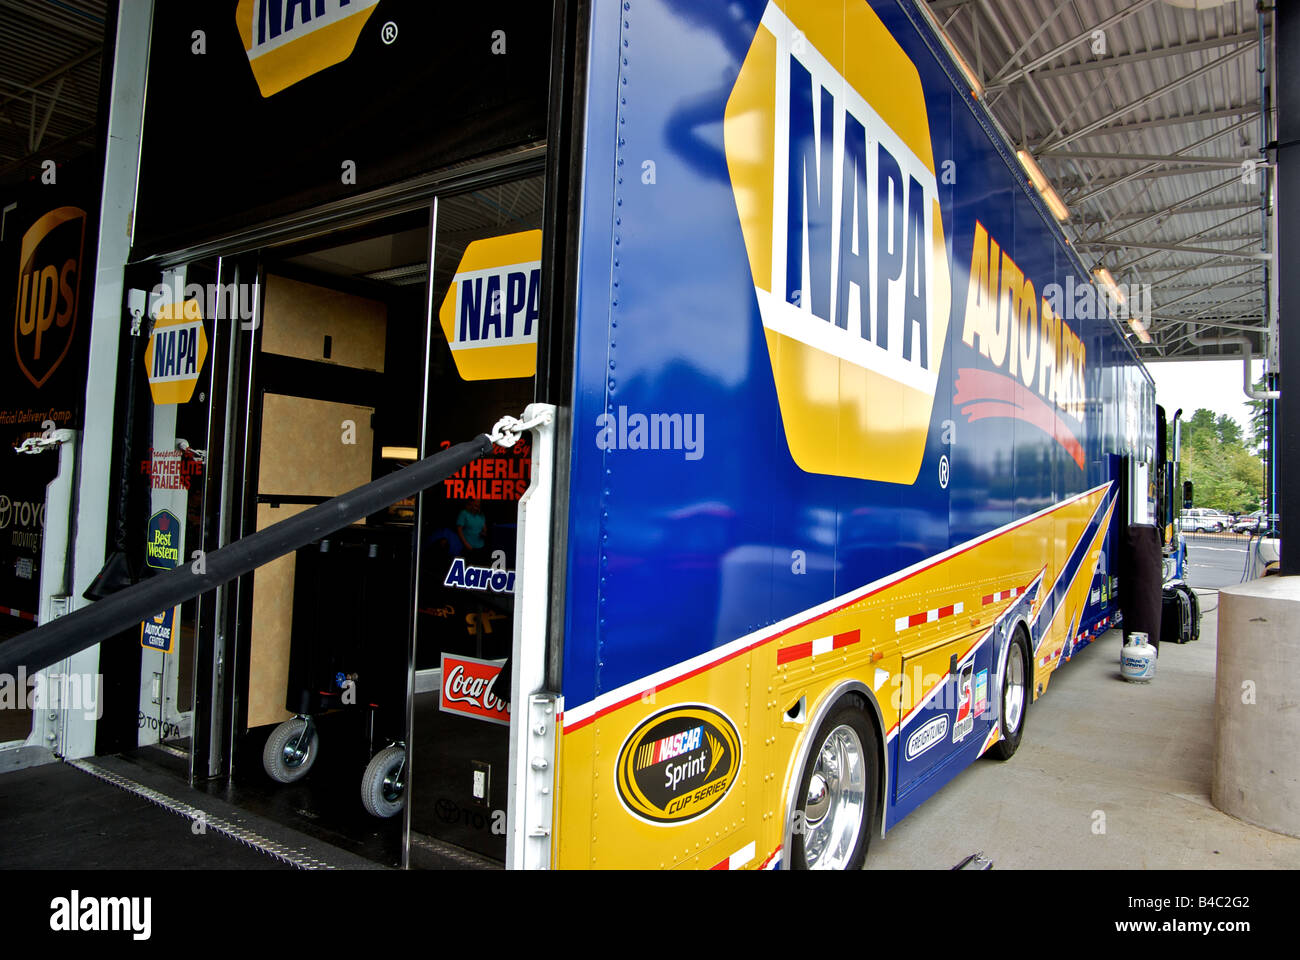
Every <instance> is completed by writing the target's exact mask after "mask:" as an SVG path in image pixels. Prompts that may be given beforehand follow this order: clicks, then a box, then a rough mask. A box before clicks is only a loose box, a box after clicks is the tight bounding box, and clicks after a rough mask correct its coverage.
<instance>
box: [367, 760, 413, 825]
mask: <svg viewBox="0 0 1300 960" xmlns="http://www.w3.org/2000/svg"><path fill="white" fill-rule="evenodd" d="M361 805H362V806H364V807H365V808H366V813H368V814H370V815H371V816H372V817H379V818H381V819H385V820H386V819H388V818H389V817H393V816H396V815H397V814H399V813H401V812H402V807H404V806H405V805H406V750H405V748H403V747H385V748H384V749H383V750H380V751H379V752H378V753H377V754H375V755H374V757H372V758H371V760H370V763H368V764H367V765H366V772H365V774H364V775H363V776H362V778H361Z"/></svg>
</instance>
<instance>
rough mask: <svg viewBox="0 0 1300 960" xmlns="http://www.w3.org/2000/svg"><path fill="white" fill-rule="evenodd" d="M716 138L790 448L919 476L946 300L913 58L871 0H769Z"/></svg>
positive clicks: (857, 468) (940, 234) (885, 475)
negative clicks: (737, 216) (722, 144)
mask: <svg viewBox="0 0 1300 960" xmlns="http://www.w3.org/2000/svg"><path fill="white" fill-rule="evenodd" d="M723 135H724V141H725V147H726V156H727V165H728V169H729V171H730V174H731V183H732V189H733V190H734V192H735V195H736V207H737V210H738V212H739V214H740V225H741V230H742V233H743V234H744V238H745V248H746V251H747V253H748V255H749V263H750V269H751V272H752V274H753V280H754V289H755V292H756V294H757V297H758V305H759V311H760V314H761V316H762V322H763V327H764V333H765V336H766V339H767V346H768V353H769V357H770V359H771V363H772V373H773V376H774V378H775V383H776V390H777V396H778V400H779V403H780V407H781V418H782V421H783V423H784V425H785V433H786V438H787V441H788V443H789V446H790V453H791V455H792V456H793V457H794V460H795V462H796V463H797V464H799V466H800V467H802V468H803V469H804V470H807V471H809V472H811V473H824V474H832V475H836V476H843V477H860V478H863V479H869V480H881V481H886V482H890V483H905V484H910V483H913V482H914V481H915V480H916V476H917V473H918V471H919V470H920V466H921V460H922V459H923V457H924V454H925V446H926V438H927V435H928V432H929V427H930V415H931V412H932V410H933V407H934V397H935V393H936V391H937V389H938V376H939V370H940V366H941V362H942V358H943V353H944V346H945V343H946V342H947V336H948V325H949V319H950V318H949V314H950V311H951V300H952V288H951V283H950V279H949V264H948V256H947V251H946V247H945V243H944V230H943V218H942V214H941V212H940V207H939V192H938V183H937V180H936V177H935V164H934V156H933V150H932V147H931V143H930V127H929V120H928V117H927V115H926V103H925V94H924V90H923V89H922V86H921V78H920V75H919V74H918V72H917V69H916V66H915V65H914V64H913V63H912V61H911V60H910V59H908V56H907V54H906V53H905V52H904V50H903V49H902V47H900V46H899V45H898V43H897V41H896V40H895V39H894V38H893V36H892V35H891V34H890V32H889V30H888V29H887V28H886V27H885V25H884V24H883V23H881V22H880V20H879V19H878V18H877V17H876V15H875V13H874V12H873V11H872V9H871V7H870V5H869V4H867V3H866V2H865V0H781V2H779V3H778V2H770V3H768V5H767V9H766V10H765V11H764V13H763V18H762V23H761V25H760V27H759V29H758V31H757V32H756V34H755V36H754V40H753V42H752V43H751V45H750V48H749V52H748V54H747V55H746V57H745V62H744V63H743V64H742V66H741V69H740V73H739V75H738V76H737V78H736V83H735V86H734V87H733V88H732V92H731V96H730V98H729V100H728V102H727V109H726V114H725V120H724V127H723Z"/></svg>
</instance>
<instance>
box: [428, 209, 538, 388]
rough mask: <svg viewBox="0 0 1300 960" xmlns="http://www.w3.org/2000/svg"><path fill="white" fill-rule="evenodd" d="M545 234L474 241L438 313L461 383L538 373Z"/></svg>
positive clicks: (463, 258) (467, 248) (524, 234)
mask: <svg viewBox="0 0 1300 960" xmlns="http://www.w3.org/2000/svg"><path fill="white" fill-rule="evenodd" d="M541 279H542V231H540V230H528V231H526V232H524V233H511V234H507V235H505V236H501V237H489V238H487V239H486V240H475V241H474V242H473V243H471V244H470V245H469V246H468V247H466V248H465V255H464V256H463V257H461V260H460V264H459V265H458V266H457V267H456V275H455V277H454V278H452V281H451V288H450V289H449V290H448V291H447V296H446V297H444V298H443V301H442V307H441V309H440V310H439V311H438V320H439V323H440V324H441V326H442V332H443V334H444V335H445V336H446V337H447V345H448V346H450V347H451V356H452V359H453V360H455V361H456V369H457V371H459V373H460V376H461V379H462V380H501V379H505V378H507V377H531V376H533V375H534V374H536V373H537V319H538V316H537V315H538V309H539V303H540V300H541Z"/></svg>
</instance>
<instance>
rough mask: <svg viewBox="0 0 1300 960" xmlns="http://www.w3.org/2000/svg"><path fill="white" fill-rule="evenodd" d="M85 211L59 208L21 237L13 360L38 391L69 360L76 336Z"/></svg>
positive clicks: (73, 208)
mask: <svg viewBox="0 0 1300 960" xmlns="http://www.w3.org/2000/svg"><path fill="white" fill-rule="evenodd" d="M85 240H86V211H85V210H82V209H80V208H79V207H59V208H58V209H57V210H51V211H50V212H49V213H47V214H45V216H43V217H41V218H40V219H39V220H37V221H36V222H35V223H34V224H32V226H31V229H29V230H28V231H27V232H26V233H25V234H23V241H22V248H21V250H22V252H21V254H20V255H19V258H18V300H17V303H16V305H15V307H14V355H15V356H16V357H17V358H18V367H19V369H20V370H22V372H23V375H24V376H26V377H27V379H28V380H30V381H31V382H32V385H33V386H34V387H36V388H37V389H40V388H41V387H42V386H43V385H44V384H45V381H47V380H49V379H50V376H51V375H52V374H53V373H54V371H55V370H57V369H58V368H59V364H60V363H62V362H63V358H64V357H66V356H67V355H68V349H69V348H70V347H71V346H72V339H73V337H74V336H75V335H76V332H77V300H78V296H79V291H80V289H81V254H82V249H83V247H84V245H85Z"/></svg>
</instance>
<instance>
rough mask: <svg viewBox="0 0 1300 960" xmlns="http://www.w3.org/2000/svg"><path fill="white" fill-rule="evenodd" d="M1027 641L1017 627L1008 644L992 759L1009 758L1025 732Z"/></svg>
mask: <svg viewBox="0 0 1300 960" xmlns="http://www.w3.org/2000/svg"><path fill="white" fill-rule="evenodd" d="M1029 663H1030V661H1029V643H1028V641H1027V640H1025V635H1024V633H1023V632H1021V631H1020V630H1017V631H1016V635H1015V636H1014V637H1012V639H1011V644H1010V645H1009V646H1008V647H1007V658H1006V660H1005V661H1004V662H1003V664H1002V676H1001V678H1000V680H1001V682H1000V683H999V684H998V689H999V690H1001V691H1002V708H1001V709H1000V710H999V711H998V725H999V727H1000V728H1001V733H1002V736H1001V737H1000V738H999V739H998V742H997V743H995V744H993V746H992V748H990V750H989V756H991V757H993V758H994V759H995V760H1010V759H1011V758H1012V756H1014V755H1015V752H1016V750H1017V749H1019V747H1020V738H1021V737H1022V736H1024V733H1025V714H1026V713H1027V712H1028V710H1029V691H1030V682H1031V681H1030V677H1031V676H1032V671H1031V670H1030V669H1029Z"/></svg>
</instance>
